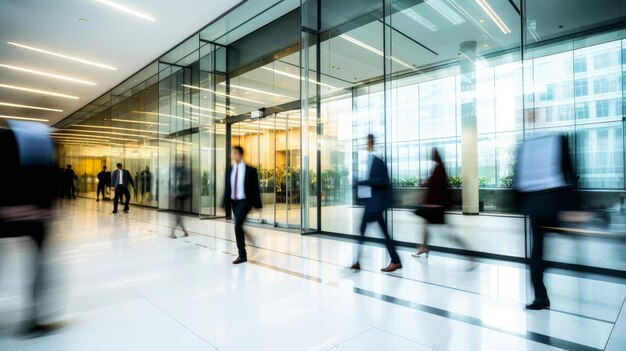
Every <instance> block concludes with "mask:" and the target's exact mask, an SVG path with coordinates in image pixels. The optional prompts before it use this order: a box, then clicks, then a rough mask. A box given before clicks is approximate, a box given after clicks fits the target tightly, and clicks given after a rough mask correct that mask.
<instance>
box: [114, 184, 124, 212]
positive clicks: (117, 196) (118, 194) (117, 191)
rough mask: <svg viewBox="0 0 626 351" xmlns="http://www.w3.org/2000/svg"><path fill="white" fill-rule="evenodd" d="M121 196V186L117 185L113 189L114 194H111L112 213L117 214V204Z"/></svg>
mask: <svg viewBox="0 0 626 351" xmlns="http://www.w3.org/2000/svg"><path fill="white" fill-rule="evenodd" d="M121 196H122V189H121V185H118V186H117V187H116V188H115V194H113V212H117V204H118V203H119V200H120V197H121Z"/></svg>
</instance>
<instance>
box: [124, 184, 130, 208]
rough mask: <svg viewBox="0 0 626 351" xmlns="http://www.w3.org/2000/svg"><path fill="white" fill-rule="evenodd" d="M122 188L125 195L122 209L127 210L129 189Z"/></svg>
mask: <svg viewBox="0 0 626 351" xmlns="http://www.w3.org/2000/svg"><path fill="white" fill-rule="evenodd" d="M123 189H124V196H125V197H126V203H124V211H128V204H129V203H130V191H129V190H128V187H123Z"/></svg>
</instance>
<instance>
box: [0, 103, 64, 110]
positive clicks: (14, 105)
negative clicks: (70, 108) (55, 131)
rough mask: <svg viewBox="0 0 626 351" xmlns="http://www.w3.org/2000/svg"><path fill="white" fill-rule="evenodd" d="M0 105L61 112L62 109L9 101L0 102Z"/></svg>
mask: <svg viewBox="0 0 626 351" xmlns="http://www.w3.org/2000/svg"><path fill="white" fill-rule="evenodd" d="M0 106H9V107H21V108H31V109H33V110H44V111H52V112H63V110H59V109H56V108H47V107H38V106H29V105H20V104H12V103H10V102H0Z"/></svg>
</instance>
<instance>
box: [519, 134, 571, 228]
mask: <svg viewBox="0 0 626 351" xmlns="http://www.w3.org/2000/svg"><path fill="white" fill-rule="evenodd" d="M557 140H558V145H556V146H553V147H557V148H558V149H559V150H557V152H558V153H559V154H560V157H559V161H560V162H559V167H557V168H555V170H554V171H555V172H557V175H558V176H559V177H561V178H562V185H561V186H556V187H549V186H548V187H545V188H544V189H541V190H536V191H527V189H525V188H524V187H523V186H520V183H521V182H522V180H521V179H520V178H521V175H522V168H523V167H530V168H531V169H532V167H534V164H533V163H532V160H531V163H530V164H523V162H521V161H520V160H523V157H522V149H521V148H520V149H519V150H518V156H517V160H518V162H517V165H516V166H515V173H516V177H515V189H516V191H517V195H518V196H519V197H520V200H521V201H520V202H521V205H522V211H523V212H524V213H526V214H528V215H530V216H533V217H535V218H537V219H542V220H556V217H557V214H558V212H559V211H563V210H570V209H576V208H577V202H578V199H577V197H576V194H575V193H574V191H573V190H574V189H575V188H576V183H577V181H576V172H575V171H574V167H573V163H572V160H571V157H570V153H569V147H568V144H569V143H568V138H567V137H566V136H564V135H563V136H560V137H559V138H558V139H557ZM532 151H536V153H537V155H538V156H540V157H542V156H543V155H544V154H545V152H544V151H543V150H532ZM527 152H531V150H528V151H527Z"/></svg>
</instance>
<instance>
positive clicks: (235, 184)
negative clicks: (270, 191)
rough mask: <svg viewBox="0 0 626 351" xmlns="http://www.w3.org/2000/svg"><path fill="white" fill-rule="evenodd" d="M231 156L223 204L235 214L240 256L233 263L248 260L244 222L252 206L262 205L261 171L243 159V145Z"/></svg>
mask: <svg viewBox="0 0 626 351" xmlns="http://www.w3.org/2000/svg"><path fill="white" fill-rule="evenodd" d="M230 158H231V160H232V161H233V164H232V166H231V167H229V168H228V170H227V172H226V186H225V189H224V203H223V205H224V208H225V209H226V214H227V215H230V213H231V210H232V212H233V214H234V215H235V238H236V240H237V249H238V250H239V256H238V257H237V259H236V260H234V261H233V264H240V263H244V262H246V261H247V260H248V255H247V252H246V238H245V233H244V231H243V222H244V221H245V220H246V216H247V215H248V213H249V212H250V210H251V209H252V207H255V208H261V207H262V205H261V193H260V190H259V173H258V172H257V170H256V168H254V167H251V166H249V165H247V164H246V163H245V162H244V161H243V148H242V147H241V146H235V147H233V148H232V150H231V152H230Z"/></svg>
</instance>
